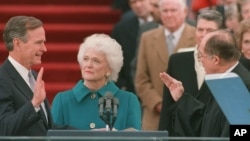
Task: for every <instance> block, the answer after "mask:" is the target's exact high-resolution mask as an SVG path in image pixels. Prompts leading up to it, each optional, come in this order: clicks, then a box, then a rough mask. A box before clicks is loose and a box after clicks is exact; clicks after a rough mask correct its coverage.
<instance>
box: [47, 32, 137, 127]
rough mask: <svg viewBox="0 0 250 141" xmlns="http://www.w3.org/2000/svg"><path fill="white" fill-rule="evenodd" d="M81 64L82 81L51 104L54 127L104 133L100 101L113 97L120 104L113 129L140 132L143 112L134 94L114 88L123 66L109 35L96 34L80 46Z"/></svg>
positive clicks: (104, 125) (115, 45) (59, 95)
mask: <svg viewBox="0 0 250 141" xmlns="http://www.w3.org/2000/svg"><path fill="white" fill-rule="evenodd" d="M77 59H78V63H79V65H80V70H81V74H82V78H81V79H80V80H79V81H78V82H77V84H76V85H75V86H74V87H73V88H72V89H69V90H66V91H63V92H59V93H58V94H57V95H56V96H55V98H54V100H53V102H52V117H53V121H54V123H56V124H57V125H60V126H70V127H73V128H76V129H82V130H99V129H100V130H101V129H105V127H106V124H105V122H104V121H103V120H102V119H101V118H100V115H99V110H100V109H99V108H98V101H99V100H100V98H103V97H105V95H106V93H111V94H112V97H114V98H117V99H118V101H119V106H118V107H119V108H118V112H117V117H116V121H115V123H114V126H113V127H114V128H115V129H117V130H124V129H127V128H134V129H136V130H141V109H140V104H139V100H138V98H137V97H136V95H135V94H134V93H131V92H127V91H124V90H122V89H119V88H118V87H117V86H116V85H115V83H114V82H115V81H116V80H117V78H118V73H119V71H120V70H121V67H122V64H123V55H122V49H121V46H120V45H119V44H118V43H117V42H116V41H115V40H114V39H112V38H110V37H109V36H108V35H106V34H93V35H91V36H89V37H87V38H86V39H85V40H84V42H83V43H82V44H81V45H80V48H79V51H78V55H77Z"/></svg>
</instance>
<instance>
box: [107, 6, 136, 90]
mask: <svg viewBox="0 0 250 141" xmlns="http://www.w3.org/2000/svg"><path fill="white" fill-rule="evenodd" d="M138 30H139V20H138V17H137V16H136V15H135V14H134V13H133V12H132V11H128V12H126V13H125V14H124V15H123V17H122V19H121V20H120V22H119V23H117V24H116V25H115V26H114V28H113V31H112V33H111V37H113V38H114V39H115V40H116V41H117V42H118V43H119V44H120V45H121V46H122V51H123V57H124V60H123V63H124V64H123V67H122V69H121V71H120V73H119V77H118V81H117V85H118V87H120V88H122V87H126V90H128V91H131V92H134V83H133V80H132V78H131V75H130V62H131V61H132V59H133V58H134V56H135V51H136V43H137V34H138Z"/></svg>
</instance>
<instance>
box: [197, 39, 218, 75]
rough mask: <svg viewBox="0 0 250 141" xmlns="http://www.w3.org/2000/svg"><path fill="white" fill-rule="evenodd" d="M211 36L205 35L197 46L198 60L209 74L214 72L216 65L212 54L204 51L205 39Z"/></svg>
mask: <svg viewBox="0 0 250 141" xmlns="http://www.w3.org/2000/svg"><path fill="white" fill-rule="evenodd" d="M210 37H211V35H208V36H205V37H204V38H203V39H202V41H201V43H200V44H199V46H198V58H199V61H200V62H201V63H202V66H203V67H204V69H205V71H206V74H211V73H215V72H216V65H215V60H214V57H215V56H213V55H209V54H207V53H206V52H205V45H206V42H207V40H208V39H209V38H210Z"/></svg>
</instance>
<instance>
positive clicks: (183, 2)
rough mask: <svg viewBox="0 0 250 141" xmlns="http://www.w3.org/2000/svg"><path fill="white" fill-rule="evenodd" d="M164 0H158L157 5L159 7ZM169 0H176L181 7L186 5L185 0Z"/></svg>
mask: <svg viewBox="0 0 250 141" xmlns="http://www.w3.org/2000/svg"><path fill="white" fill-rule="evenodd" d="M165 1H166V0H159V7H161V5H162V3H164V2H165ZM171 1H178V2H179V3H180V4H181V6H182V8H186V7H187V0H171Z"/></svg>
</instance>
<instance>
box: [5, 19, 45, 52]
mask: <svg viewBox="0 0 250 141" xmlns="http://www.w3.org/2000/svg"><path fill="white" fill-rule="evenodd" d="M41 26H43V23H42V21H41V20H39V19H37V18H35V17H28V16H15V17H12V18H10V19H9V21H8V22H7V23H6V25H5V27H4V30H3V41H4V43H5V45H6V48H7V50H8V51H12V50H13V39H15V38H18V39H20V40H22V41H23V42H27V37H26V33H27V31H28V30H33V29H36V28H38V27H41Z"/></svg>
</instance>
